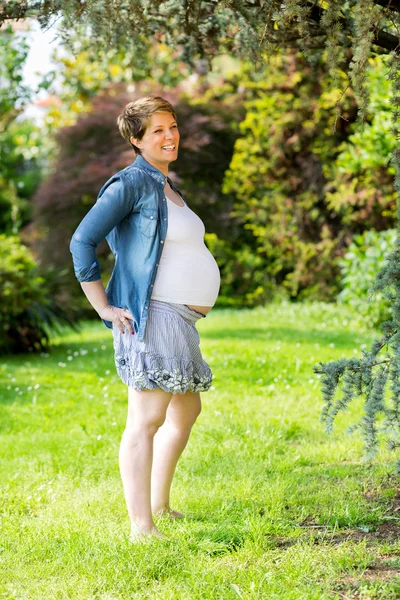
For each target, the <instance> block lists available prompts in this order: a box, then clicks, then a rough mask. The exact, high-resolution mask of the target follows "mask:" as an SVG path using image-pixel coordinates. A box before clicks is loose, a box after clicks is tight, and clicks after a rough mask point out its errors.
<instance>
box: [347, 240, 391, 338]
mask: <svg viewBox="0 0 400 600" xmlns="http://www.w3.org/2000/svg"><path fill="white" fill-rule="evenodd" d="M395 241H396V230H395V229H388V230H386V231H380V232H377V231H366V232H365V233H363V234H362V235H361V234H360V235H356V236H354V238H353V242H352V243H351V244H350V246H349V249H348V252H347V253H346V254H345V256H344V257H343V259H342V260H341V261H339V267H340V271H341V277H342V279H341V285H342V288H343V289H342V291H341V292H340V294H339V295H338V301H339V302H342V303H344V304H347V305H349V306H351V307H352V308H354V309H355V310H356V311H357V312H358V313H359V314H360V315H362V316H364V317H368V318H369V319H370V320H371V325H373V326H376V325H378V324H379V323H381V322H382V321H386V320H388V319H390V318H391V316H392V307H391V304H390V302H389V301H388V300H387V299H386V298H384V297H383V295H382V294H381V293H380V292H377V293H375V294H373V295H370V294H371V288H372V286H373V285H374V283H375V279H376V276H377V274H378V272H379V271H380V270H381V269H382V267H383V264H384V261H385V258H386V257H387V256H388V254H389V253H390V252H391V250H392V249H393V248H394V246H395ZM369 295H370V297H369V298H368V296H369ZM368 300H369V301H368Z"/></svg>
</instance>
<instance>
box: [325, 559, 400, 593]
mask: <svg viewBox="0 0 400 600" xmlns="http://www.w3.org/2000/svg"><path fill="white" fill-rule="evenodd" d="M395 577H397V578H400V570H399V569H396V568H394V567H393V565H390V564H388V563H386V562H385V561H383V560H377V561H376V562H375V563H374V564H373V565H370V566H369V567H367V568H366V569H365V571H363V572H362V573H360V574H359V575H358V574H357V575H344V576H343V577H341V578H340V579H338V580H337V581H336V583H335V585H334V586H333V588H332V591H333V592H335V593H336V594H338V595H339V598H341V599H342V600H356V599H358V598H359V599H361V598H362V600H369V599H370V598H372V596H369V595H366V593H367V592H366V590H365V584H368V583H370V584H373V583H376V582H382V583H384V582H389V581H391V580H393V579H394V578H395ZM361 586H363V589H362V590H361ZM373 597H374V598H376V596H375V595H374V596H373Z"/></svg>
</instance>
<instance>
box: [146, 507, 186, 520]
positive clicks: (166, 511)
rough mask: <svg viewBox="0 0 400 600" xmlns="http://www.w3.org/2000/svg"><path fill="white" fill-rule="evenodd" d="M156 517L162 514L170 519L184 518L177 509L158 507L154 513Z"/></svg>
mask: <svg viewBox="0 0 400 600" xmlns="http://www.w3.org/2000/svg"><path fill="white" fill-rule="evenodd" d="M154 514H155V515H156V517H162V516H164V515H168V516H169V517H171V519H184V518H185V515H184V514H183V513H180V512H178V511H177V510H172V508H169V507H167V508H160V509H159V510H157V511H156V512H155V513H154Z"/></svg>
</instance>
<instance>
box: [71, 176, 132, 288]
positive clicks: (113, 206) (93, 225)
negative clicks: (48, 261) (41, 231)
mask: <svg viewBox="0 0 400 600" xmlns="http://www.w3.org/2000/svg"><path fill="white" fill-rule="evenodd" d="M133 206H134V197H133V193H132V189H130V187H128V186H127V185H126V183H125V182H124V181H123V180H122V178H118V179H116V180H111V182H110V184H109V185H107V184H106V187H103V188H102V190H101V191H100V195H99V197H98V199H97V202H96V204H95V205H94V206H93V207H92V208H91V209H90V211H89V212H88V213H87V214H86V216H85V217H84V218H83V219H82V221H81V222H80V224H79V225H78V227H77V229H76V230H75V232H74V234H73V236H72V239H71V242H70V245H69V249H70V252H71V254H72V260H73V264H74V272H75V276H76V278H77V280H78V281H97V280H98V279H101V277H100V263H99V261H98V260H97V257H96V249H97V246H98V245H99V244H100V242H102V241H103V240H104V238H105V237H106V236H107V235H108V234H109V233H110V231H111V230H112V229H114V227H115V226H116V225H118V223H119V222H120V221H122V219H124V218H125V217H126V216H127V215H128V214H129V213H130V212H131V211H132V209H133Z"/></svg>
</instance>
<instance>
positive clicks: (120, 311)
mask: <svg viewBox="0 0 400 600" xmlns="http://www.w3.org/2000/svg"><path fill="white" fill-rule="evenodd" d="M99 316H100V318H101V319H104V320H105V321H111V322H112V323H115V325H116V326H117V327H118V329H119V330H120V332H121V333H125V328H126V329H127V330H128V331H129V333H132V334H133V335H134V334H135V332H134V330H133V327H132V325H131V323H130V321H134V318H133V317H132V315H131V313H130V312H129V310H126V309H125V308H118V307H117V306H110V305H108V306H106V307H105V308H103V309H102V310H101V311H100V312H99Z"/></svg>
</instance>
